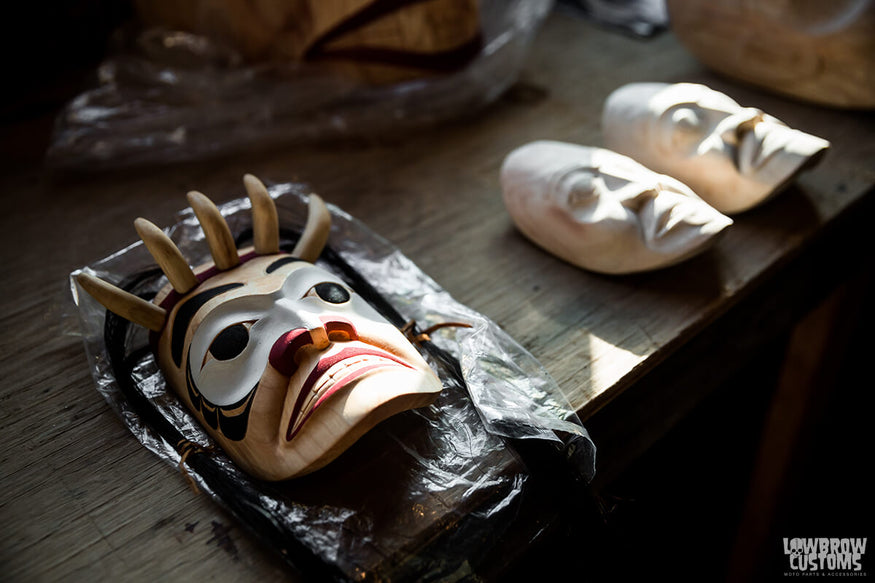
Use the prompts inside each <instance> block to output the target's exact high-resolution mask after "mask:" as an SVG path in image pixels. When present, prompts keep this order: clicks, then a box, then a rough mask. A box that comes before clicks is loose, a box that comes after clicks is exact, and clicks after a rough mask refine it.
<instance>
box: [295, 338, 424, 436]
mask: <svg viewBox="0 0 875 583" xmlns="http://www.w3.org/2000/svg"><path fill="white" fill-rule="evenodd" d="M386 368H406V369H410V370H413V367H412V366H410V365H409V364H407V363H406V362H404V361H403V360H401V359H400V358H398V357H397V356H395V355H393V354H390V353H388V352H386V351H384V350H380V349H377V348H372V347H364V346H350V347H342V346H341V347H333V348H331V349H329V350H328V351H326V352H325V353H324V354H323V355H322V356H321V357H320V358H319V360H318V361H317V362H316V365H315V366H314V367H313V369H312V370H311V371H310V374H309V375H307V378H306V379H305V380H304V383H303V384H302V385H301V389H300V391H299V392H298V398H297V399H296V400H295V405H294V408H293V409H292V414H291V416H290V417H289V425H288V429H287V430H286V441H291V440H292V439H293V438H294V437H295V435H297V433H298V432H299V431H300V430H301V427H303V425H304V423H305V422H306V421H307V419H308V418H309V417H310V416H311V415H312V414H313V413H314V412H315V411H316V409H318V408H319V407H320V406H321V405H322V404H323V403H325V402H326V401H328V400H329V399H330V398H331V397H332V396H333V395H335V394H336V393H337V392H338V391H340V390H341V389H343V388H344V387H348V386H349V385H350V384H352V383H355V382H357V381H359V380H361V379H362V378H364V377H365V376H366V375H369V374H371V373H373V372H375V371H378V370H382V369H386Z"/></svg>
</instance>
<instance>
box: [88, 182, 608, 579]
mask: <svg viewBox="0 0 875 583" xmlns="http://www.w3.org/2000/svg"><path fill="white" fill-rule="evenodd" d="M270 190H271V193H272V195H273V196H274V197H275V198H276V201H277V207H278V211H279V215H280V225H281V232H282V234H283V235H284V236H285V238H286V240H287V242H288V241H290V242H291V243H294V240H295V239H296V235H297V233H298V232H299V231H300V229H301V228H302V227H303V224H304V222H305V220H306V216H307V203H306V197H305V196H304V194H303V193H305V192H306V189H304V188H303V187H301V186H300V185H295V184H281V185H276V186H274V187H272V188H271V189H270ZM249 206H250V205H249V201H248V199H240V200H235V201H232V202H230V203H228V204H225V205H223V206H222V207H221V210H222V213H223V214H224V215H225V217H226V220H227V222H228V224H229V226H230V228H231V230H232V232H233V233H242V235H241V236H240V237H238V239H239V240H238V246H240V245H242V244H244V243H245V237H246V234H247V233H250V234H251V222H250V221H251V217H250V212H249ZM329 208H330V211H331V214H332V230H331V236H330V239H329V244H328V247H326V250H325V251H324V252H323V254H322V257H321V258H320V260H319V264H320V265H321V266H323V267H325V268H326V269H329V270H331V271H334V272H336V273H337V274H338V275H339V276H340V277H342V278H343V279H345V280H346V281H347V282H348V283H349V284H350V285H351V286H352V287H353V288H354V289H356V291H358V292H359V293H360V294H362V295H363V296H364V297H365V298H366V299H368V300H369V301H371V300H372V299H373V300H374V301H372V303H375V306H374V307H375V308H377V309H378V310H379V311H381V312H383V315H384V316H386V317H387V318H388V319H389V320H390V321H392V322H393V323H395V324H396V325H399V326H400V325H403V323H404V322H406V321H408V320H411V319H412V320H415V321H416V323H417V324H418V326H419V328H420V329H424V328H427V327H428V326H431V325H432V324H439V323H442V322H448V321H454V322H458V321H461V322H465V323H468V324H470V325H471V327H470V328H444V329H441V330H439V331H436V332H434V333H433V334H432V340H433V343H428V342H426V343H424V346H427V347H428V350H427V354H426V358H427V360H429V363H430V364H431V365H432V366H433V367H434V368H435V369H436V370H437V371H438V372H439V376H440V377H441V379H442V381H443V384H444V391H443V392H442V393H441V395H440V396H439V398H438V400H437V401H436V402H435V403H434V404H433V405H431V406H430V407H427V408H422V409H417V410H413V411H406V412H404V413H401V414H399V415H396V416H394V417H392V418H390V419H388V420H386V421H384V422H383V423H381V424H379V425H378V426H377V427H375V428H374V429H372V430H371V431H370V432H369V433H368V434H366V435H365V436H364V437H363V438H361V439H360V440H359V441H358V442H357V443H356V444H355V445H354V446H353V447H351V448H350V449H349V450H347V451H346V452H345V453H344V454H342V455H341V456H340V457H339V458H337V459H336V460H335V461H334V462H332V463H331V464H329V465H328V466H326V467H325V468H323V469H321V470H319V471H317V472H314V473H313V474H310V475H308V476H305V477H303V478H298V479H295V480H291V481H288V482H283V483H265V482H261V481H258V480H255V479H253V478H251V477H250V476H248V475H246V474H244V473H243V472H241V471H240V470H239V469H237V468H236V466H235V465H234V464H233V462H231V461H230V460H229V459H227V458H226V457H225V456H224V454H223V453H222V452H221V451H219V450H217V449H216V447H215V446H214V444H213V443H212V442H211V439H210V438H209V436H208V435H207V434H206V432H205V431H204V430H203V429H202V428H201V427H200V426H199V425H198V424H197V422H196V421H195V420H194V419H193V417H191V416H190V415H189V413H188V412H187V410H186V409H185V408H184V406H183V405H182V404H181V402H180V401H179V400H178V399H177V398H176V397H175V395H174V394H173V393H172V391H168V390H167V388H166V386H165V382H164V379H163V377H162V375H161V373H160V371H159V370H158V369H157V366H156V363H155V360H154V358H153V357H152V354H151V352H150V351H149V348H148V338H147V333H146V331H145V330H142V329H139V327H137V326H128V323H127V322H125V321H124V320H122V319H121V318H118V317H117V316H115V315H113V314H110V313H107V312H105V311H104V310H103V308H102V307H100V306H99V304H97V303H96V302H95V301H94V300H93V299H92V298H91V297H90V296H88V295H87V294H85V293H82V292H81V290H79V289H78V288H77V286H76V284H75V279H73V278H72V276H71V285H72V291H73V294H74V297H75V298H76V303H77V306H78V309H79V314H80V318H81V321H82V325H83V329H84V334H83V336H84V341H85V346H86V350H87V353H88V358H89V362H90V365H91V367H92V372H93V375H94V378H95V380H96V383H97V387H98V390H99V391H100V392H101V393H102V394H103V396H104V397H105V398H106V399H107V401H108V402H109V403H110V404H111V405H112V406H113V408H114V409H115V410H116V411H117V412H118V413H119V415H120V416H121V418H122V419H123V421H124V422H125V424H126V425H127V426H128V427H129V428H130V430H131V431H132V432H133V434H134V435H135V436H136V437H137V439H138V440H140V441H141V443H143V445H144V446H146V447H147V448H149V449H150V450H151V451H153V452H154V453H156V454H157V455H159V456H160V457H161V458H163V459H165V460H166V461H168V462H170V463H173V464H179V463H180V460H181V457H182V456H183V455H184V456H185V459H184V460H183V461H184V464H185V467H186V473H187V476H188V477H189V479H191V480H193V481H194V482H196V483H197V485H198V486H199V487H200V488H201V489H202V490H204V491H206V492H207V493H208V494H209V495H210V496H212V497H213V498H214V499H216V500H217V501H218V502H219V503H221V504H223V505H224V506H225V507H226V508H228V509H229V510H230V511H231V512H232V513H234V514H235V515H236V516H237V517H238V519H240V521H241V522H242V523H243V524H244V525H245V526H247V527H248V528H249V529H250V530H251V531H252V532H253V533H254V534H256V535H257V536H259V537H261V539H262V540H263V541H264V543H265V544H266V545H268V546H270V547H273V548H274V549H275V550H277V551H278V552H279V553H280V554H281V555H282V556H283V557H284V558H285V559H286V560H287V561H288V562H289V563H290V564H292V565H293V566H294V567H296V568H297V569H299V570H301V571H303V572H305V573H306V574H311V575H319V576H327V577H328V578H331V579H335V580H351V579H355V580H384V581H388V580H393V581H404V580H422V579H437V580H457V579H469V580H470V579H472V578H473V579H476V567H477V557H480V556H482V555H484V553H486V552H487V551H489V550H490V549H494V547H495V545H496V541H497V540H499V539H500V538H501V536H502V535H503V533H505V532H506V531H507V530H508V529H509V528H510V527H511V526H512V524H513V521H514V519H515V517H516V515H517V512H518V511H519V508H520V505H521V504H522V501H523V499H524V498H525V496H526V494H527V491H528V490H529V488H530V482H531V480H532V477H533V476H532V470H531V469H530V468H529V467H528V466H527V463H526V460H524V459H521V457H520V455H519V454H518V453H517V449H518V448H515V447H514V445H513V444H514V443H517V444H519V443H523V442H525V443H533V442H537V443H538V444H542V445H544V446H545V447H546V448H548V449H550V450H551V451H555V452H559V455H557V456H555V458H556V460H558V461H556V462H555V463H559V464H565V465H567V466H568V467H567V468H566V470H567V471H562V472H559V474H571V475H573V476H575V478H576V479H578V480H580V483H582V484H585V483H586V482H588V481H589V480H590V479H591V478H592V475H593V473H594V463H595V448H594V445H593V443H592V441H591V440H590V438H589V436H588V434H587V432H586V430H585V429H584V428H583V426H582V425H581V423H580V421H579V419H578V418H577V416H576V414H575V413H574V412H573V410H572V409H571V408H570V406H569V405H568V403H567V401H566V400H565V398H564V397H563V395H562V393H561V392H560V391H559V390H558V387H557V386H556V384H555V383H554V381H553V380H552V379H551V378H550V377H549V375H547V373H546V372H545V370H544V369H543V368H542V367H541V366H540V365H539V364H538V362H537V361H536V360H535V359H534V357H532V356H531V355H530V354H529V353H527V352H526V351H525V350H524V349H523V348H522V347H521V346H519V345H518V344H517V343H516V342H515V341H514V340H513V339H511V338H510V337H509V336H507V334H505V333H504V332H503V331H501V330H500V329H499V328H498V327H497V326H496V325H495V324H494V323H493V322H491V321H490V320H489V319H487V318H486V317H484V316H482V315H481V314H478V313H477V312H475V311H473V310H471V309H469V308H467V307H465V306H463V305H461V304H459V303H458V302H456V301H455V300H453V298H452V297H451V296H450V295H449V294H447V292H445V291H444V290H442V289H441V288H440V287H439V286H438V285H437V284H436V283H435V282H434V281H433V280H431V279H430V278H429V277H428V276H427V275H425V274H424V273H422V272H421V271H420V270H419V269H418V268H417V267H416V265H414V264H413V263H412V262H411V261H410V260H409V259H407V258H406V257H405V256H404V255H402V254H401V253H400V252H399V251H398V250H397V249H395V248H394V247H393V246H392V245H391V244H390V243H389V242H387V241H386V240H385V239H382V238H381V237H379V236H378V235H376V234H374V233H373V232H371V231H370V230H368V228H367V227H366V226H365V225H363V224H362V223H360V222H359V221H357V220H356V219H354V218H353V217H351V216H349V215H347V214H346V213H344V212H343V211H342V210H340V209H339V208H337V207H334V206H330V207H329ZM169 234H170V236H171V238H173V239H174V240H175V241H176V243H177V245H178V246H179V248H180V250H181V251H182V252H183V255H184V256H186V257H187V258H188V260H189V262H190V263H192V264H198V263H201V262H203V261H205V260H206V259H207V258H208V250H207V248H206V243H205V241H204V240H203V234H202V232H201V230H200V227H199V225H198V223H197V220H196V219H195V217H194V215H193V213H192V212H191V210H190V209H189V210H186V211H185V212H183V213H182V214H181V217H180V221H179V222H178V223H177V224H176V225H175V226H174V227H173V228H171V229H170V230H169ZM83 270H84V271H88V272H89V273H92V274H95V275H97V276H99V277H101V278H104V279H106V280H108V281H111V282H113V283H116V284H119V285H122V286H124V287H125V288H128V289H129V290H130V291H133V292H135V293H138V294H140V295H143V296H144V297H150V296H149V294H151V293H154V292H155V291H157V290H158V289H160V287H162V286H163V285H164V284H165V283H166V279H165V278H164V276H163V274H161V273H160V271H159V270H158V269H157V268H156V267H155V266H154V263H153V261H152V259H151V257H150V256H149V254H148V252H147V251H146V249H145V247H144V246H143V245H142V243H140V242H137V243H135V244H133V245H131V246H129V247H127V248H125V249H122V250H120V251H119V252H117V253H115V254H113V255H111V256H110V257H107V258H106V259H103V260H101V261H99V262H97V263H95V264H93V265H91V266H89V267H86V268H84V269H83ZM75 273H78V271H77V272H74V274H72V275H75ZM362 287H366V288H372V289H366V290H362V289H361V288H362ZM374 292H375V293H374ZM541 451H547V450H541ZM538 456H540V454H538ZM538 461H539V462H540V461H543V460H538ZM551 487H553V486H552V485H551ZM581 495H583V494H582V493H581Z"/></svg>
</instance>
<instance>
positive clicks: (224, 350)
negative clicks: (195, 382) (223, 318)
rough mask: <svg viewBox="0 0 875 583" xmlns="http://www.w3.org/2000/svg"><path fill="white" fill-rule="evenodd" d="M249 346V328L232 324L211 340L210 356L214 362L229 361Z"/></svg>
mask: <svg viewBox="0 0 875 583" xmlns="http://www.w3.org/2000/svg"><path fill="white" fill-rule="evenodd" d="M247 344H249V326H247V325H246V324H234V325H232V326H228V327H227V328H225V329H224V330H222V331H221V332H219V335H218V336H216V337H215V338H214V339H213V342H212V343H211V344H210V350H209V352H210V354H211V355H212V356H213V358H215V359H216V360H231V359H232V358H234V357H235V356H237V355H239V354H240V353H241V352H243V350H244V349H245V348H246V345H247Z"/></svg>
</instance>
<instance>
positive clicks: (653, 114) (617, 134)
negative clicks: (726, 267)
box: [602, 83, 829, 214]
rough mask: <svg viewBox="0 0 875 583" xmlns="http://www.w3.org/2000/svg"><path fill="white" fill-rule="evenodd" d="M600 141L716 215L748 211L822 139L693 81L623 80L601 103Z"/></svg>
mask: <svg viewBox="0 0 875 583" xmlns="http://www.w3.org/2000/svg"><path fill="white" fill-rule="evenodd" d="M602 130H603V133H604V138H605V145H606V146H607V147H608V148H610V149H611V150H614V151H616V152H619V153H621V154H624V155H626V156H629V157H630V158H633V159H634V160H636V161H638V162H639V163H641V164H643V165H645V166H647V167H648V168H650V169H651V170H654V171H656V172H660V173H662V174H668V175H669V176H673V177H674V178H677V179H678V180H680V181H681V182H683V183H684V184H686V185H687V186H689V187H690V188H692V189H693V190H694V191H695V192H696V194H698V195H699V196H700V197H701V198H702V199H703V200H704V201H705V202H707V203H708V204H710V205H711V206H713V207H714V208H716V209H717V210H719V211H720V212H722V213H726V214H733V213H739V212H742V211H745V210H748V209H750V208H752V207H754V206H756V205H758V204H760V203H762V202H763V201H765V200H766V199H768V198H769V197H770V196H772V195H773V194H775V193H777V192H779V191H780V190H781V189H782V188H783V187H784V186H786V185H787V184H788V183H789V182H790V181H792V180H793V179H794V178H795V177H796V175H797V174H798V173H799V172H801V171H802V170H804V169H805V168H807V167H809V166H811V165H813V164H815V163H816V162H817V161H819V160H820V158H821V157H822V155H823V154H824V152H825V151H826V150H827V149H828V148H829V142H827V141H826V140H824V139H821V138H818V137H816V136H812V135H810V134H806V133H804V132H801V131H799V130H795V129H792V128H790V127H787V126H786V125H785V124H784V123H782V122H781V121H780V120H778V119H776V118H774V117H772V116H770V115H768V114H765V113H763V112H762V111H760V110H759V109H755V108H752V107H742V106H741V105H739V104H738V103H736V102H735V101H734V100H733V99H732V98H730V97H729V96H727V95H725V94H723V93H720V92H719V91H714V90H713V89H711V88H709V87H706V86H705V85H700V84H697V83H675V84H668V83H630V84H628V85H624V86H622V87H620V88H619V89H617V90H616V91H614V92H613V93H612V94H611V95H610V96H608V99H607V100H606V101H605V107H604V112H603V116H602Z"/></svg>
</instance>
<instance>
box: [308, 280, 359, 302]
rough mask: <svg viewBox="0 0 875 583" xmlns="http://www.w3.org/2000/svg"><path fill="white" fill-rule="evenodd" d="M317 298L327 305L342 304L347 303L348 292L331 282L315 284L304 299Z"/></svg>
mask: <svg viewBox="0 0 875 583" xmlns="http://www.w3.org/2000/svg"><path fill="white" fill-rule="evenodd" d="M310 296H317V297H319V299H321V300H322V301H324V302H328V303H329V304H343V303H346V302H348V301H349V290H347V289H346V288H345V287H343V286H342V285H340V284H337V283H334V282H333V281H326V282H323V283H317V284H316V285H314V286H313V287H311V288H310V291H308V292H307V293H306V294H305V295H304V297H305V298H306V297H310Z"/></svg>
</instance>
